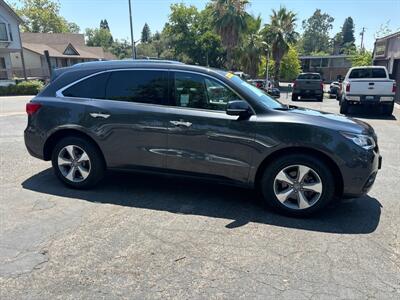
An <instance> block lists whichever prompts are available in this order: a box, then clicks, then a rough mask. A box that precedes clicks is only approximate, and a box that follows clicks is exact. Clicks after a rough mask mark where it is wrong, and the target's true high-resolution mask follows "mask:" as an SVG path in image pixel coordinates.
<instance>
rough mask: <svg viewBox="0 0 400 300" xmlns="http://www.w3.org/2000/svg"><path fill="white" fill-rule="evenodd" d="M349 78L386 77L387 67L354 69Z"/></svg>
mask: <svg viewBox="0 0 400 300" xmlns="http://www.w3.org/2000/svg"><path fill="white" fill-rule="evenodd" d="M349 78H351V79H357V78H359V79H362V78H386V72H385V69H382V68H360V69H353V70H352V71H351V72H350V75H349Z"/></svg>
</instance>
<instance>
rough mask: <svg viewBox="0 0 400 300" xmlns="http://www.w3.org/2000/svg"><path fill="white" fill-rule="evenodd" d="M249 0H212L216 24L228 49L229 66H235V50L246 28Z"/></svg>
mask: <svg viewBox="0 0 400 300" xmlns="http://www.w3.org/2000/svg"><path fill="white" fill-rule="evenodd" d="M248 3H249V1H248V0H212V6H213V20H214V26H215V29H216V31H217V32H218V34H219V35H220V36H221V41H222V45H223V46H224V47H225V49H226V59H227V64H228V68H230V69H231V68H232V67H233V59H232V58H233V52H234V49H235V47H236V46H237V45H238V43H239V39H240V34H241V32H242V31H243V30H244V29H245V28H246V16H247V13H246V5H247V4H248Z"/></svg>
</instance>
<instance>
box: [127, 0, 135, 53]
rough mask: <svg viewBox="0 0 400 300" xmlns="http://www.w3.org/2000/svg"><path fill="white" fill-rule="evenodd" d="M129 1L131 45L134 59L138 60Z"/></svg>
mask: <svg viewBox="0 0 400 300" xmlns="http://www.w3.org/2000/svg"><path fill="white" fill-rule="evenodd" d="M128 1H129V22H130V24H131V43H132V58H133V59H136V49H135V48H136V47H135V40H134V39H133V24H132V7H131V6H132V5H131V0H128Z"/></svg>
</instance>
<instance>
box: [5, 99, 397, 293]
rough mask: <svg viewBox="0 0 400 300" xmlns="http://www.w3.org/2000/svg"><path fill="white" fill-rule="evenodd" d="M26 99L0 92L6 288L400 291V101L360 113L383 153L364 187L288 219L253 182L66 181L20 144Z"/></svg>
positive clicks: (332, 105)
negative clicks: (358, 194)
mask: <svg viewBox="0 0 400 300" xmlns="http://www.w3.org/2000/svg"><path fill="white" fill-rule="evenodd" d="M285 97H286V95H285V94H282V100H283V101H284V102H289V103H291V102H290V101H289V100H288V99H290V95H288V98H287V99H286V98H285ZM27 100H28V98H26V97H25V98H24V97H12V98H0V107H1V111H0V155H1V173H0V179H1V181H0V189H1V199H0V213H1V215H0V221H1V223H0V235H1V238H0V288H1V290H0V296H1V298H2V299H21V298H23V299H28V298H29V299H54V298H63V299H77V298H78V299H79V298H81V299H82V298H84V299H87V298H101V299H114V298H134V299H165V298H178V299H193V298H196V299H197V298H203V299H209V298H212V299H237V298H238V299H240V298H242V299H248V298H255V299H266V298H279V299H311V298H318V299H332V298H351V299H365V298H375V299H399V298H400V226H399V220H400V189H399V186H400V179H399V178H400V122H399V120H400V110H399V109H396V111H395V115H394V116H393V117H391V118H386V119H382V118H379V117H370V116H369V115H368V114H364V113H365V112H362V113H363V114H361V115H357V117H360V118H361V119H363V120H366V121H367V122H369V123H371V125H372V126H373V127H374V128H375V129H376V131H377V133H378V137H379V145H380V148H381V152H382V156H383V169H382V170H381V171H380V172H379V174H378V177H377V181H376V183H375V186H374V188H373V190H372V191H371V192H370V194H369V195H368V196H365V197H363V198H360V199H353V200H347V201H345V202H341V203H338V204H336V205H331V206H330V207H329V208H328V209H327V210H326V211H324V212H323V213H321V214H319V215H317V216H315V217H313V218H310V219H291V218H287V217H283V216H280V215H277V214H275V213H272V212H270V211H266V210H264V209H263V208H261V206H260V205H259V204H258V202H257V197H256V195H255V194H254V193H253V192H251V191H248V190H244V189H239V188H233V187H227V186H220V185H214V184H208V183H204V182H198V181H191V180H183V179H176V178H172V177H171V178H170V177H159V176H150V175H146V176H144V175H136V174H119V173H110V174H108V176H107V178H106V180H104V181H103V183H102V184H101V185H100V186H99V187H98V188H96V189H93V190H90V191H76V190H71V189H68V188H66V187H64V186H62V185H61V184H60V183H59V182H58V181H57V180H56V179H55V177H54V176H53V174H52V171H51V169H50V163H49V162H43V161H39V160H37V159H35V158H33V157H30V156H29V155H28V153H27V151H26V149H25V146H24V142H23V130H24V128H25V126H26V116H25V113H24V106H25V102H26V101H27ZM295 105H299V106H307V107H312V108H316V109H321V110H325V111H331V112H336V113H337V112H338V104H337V102H336V100H333V99H332V100H328V99H325V100H324V102H323V103H317V102H300V101H299V102H296V103H295ZM356 113H357V112H356Z"/></svg>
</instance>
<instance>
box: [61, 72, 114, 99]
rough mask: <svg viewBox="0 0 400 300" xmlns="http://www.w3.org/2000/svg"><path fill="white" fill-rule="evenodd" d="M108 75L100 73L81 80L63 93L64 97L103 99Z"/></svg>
mask: <svg viewBox="0 0 400 300" xmlns="http://www.w3.org/2000/svg"><path fill="white" fill-rule="evenodd" d="M109 75H110V73H102V74H99V75H95V76H92V77H89V78H88V79H85V80H82V81H80V82H78V83H76V84H74V85H73V86H71V87H69V88H67V89H66V90H64V91H63V95H64V96H65V97H75V98H91V99H104V98H105V94H106V84H107V80H108V77H109Z"/></svg>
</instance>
